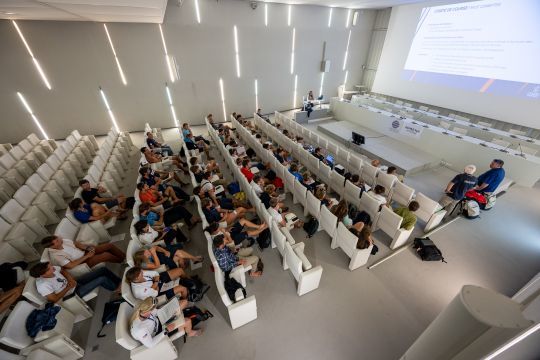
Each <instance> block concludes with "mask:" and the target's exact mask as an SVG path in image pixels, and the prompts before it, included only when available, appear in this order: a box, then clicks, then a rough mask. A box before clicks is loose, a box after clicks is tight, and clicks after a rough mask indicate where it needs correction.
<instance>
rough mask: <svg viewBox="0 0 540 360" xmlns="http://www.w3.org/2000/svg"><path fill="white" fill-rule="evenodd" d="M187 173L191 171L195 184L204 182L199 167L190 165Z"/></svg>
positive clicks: (202, 172) (202, 173)
mask: <svg viewBox="0 0 540 360" xmlns="http://www.w3.org/2000/svg"><path fill="white" fill-rule="evenodd" d="M189 171H191V173H192V174H193V177H194V178H195V181H196V182H197V183H199V184H200V183H201V182H202V181H203V180H204V171H203V169H202V167H201V166H199V165H192V166H190V167H189Z"/></svg>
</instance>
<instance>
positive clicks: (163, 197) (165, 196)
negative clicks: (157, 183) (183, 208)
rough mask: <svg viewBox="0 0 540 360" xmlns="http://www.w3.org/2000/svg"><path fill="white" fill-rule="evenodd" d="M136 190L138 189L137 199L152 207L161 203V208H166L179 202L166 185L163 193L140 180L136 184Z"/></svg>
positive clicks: (171, 189)
mask: <svg viewBox="0 0 540 360" xmlns="http://www.w3.org/2000/svg"><path fill="white" fill-rule="evenodd" d="M137 190H139V200H141V202H143V203H146V204H150V205H151V206H153V207H156V206H159V205H162V206H163V208H165V209H168V208H170V207H172V206H174V205H177V204H180V202H181V200H180V199H179V198H178V197H177V196H176V193H175V192H174V190H173V188H171V187H167V188H166V189H165V192H164V193H160V192H159V191H157V190H154V189H152V188H151V187H150V186H149V185H148V183H145V182H140V183H138V184H137Z"/></svg>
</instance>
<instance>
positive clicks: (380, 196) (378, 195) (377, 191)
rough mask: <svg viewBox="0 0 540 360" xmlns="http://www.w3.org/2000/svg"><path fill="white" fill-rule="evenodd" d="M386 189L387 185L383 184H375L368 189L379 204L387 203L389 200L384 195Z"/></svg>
mask: <svg viewBox="0 0 540 360" xmlns="http://www.w3.org/2000/svg"><path fill="white" fill-rule="evenodd" d="M385 191H386V189H385V187H384V186H382V185H375V187H374V188H373V189H371V190H369V191H368V194H369V195H371V196H372V197H373V198H374V199H375V200H377V202H378V203H379V205H381V206H382V205H385V204H386V203H387V202H388V200H387V199H386V197H385V196H384V192H385Z"/></svg>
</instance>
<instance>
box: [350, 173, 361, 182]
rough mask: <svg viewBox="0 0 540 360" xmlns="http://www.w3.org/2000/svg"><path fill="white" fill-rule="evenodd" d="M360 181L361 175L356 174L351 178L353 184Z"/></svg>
mask: <svg viewBox="0 0 540 360" xmlns="http://www.w3.org/2000/svg"><path fill="white" fill-rule="evenodd" d="M359 180H360V175H358V174H354V175H353V176H351V181H352V182H353V183H355V182H358V181H359Z"/></svg>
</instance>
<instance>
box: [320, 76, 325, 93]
mask: <svg viewBox="0 0 540 360" xmlns="http://www.w3.org/2000/svg"><path fill="white" fill-rule="evenodd" d="M323 85H324V73H321V86H320V87H319V96H321V95H322V94H323Z"/></svg>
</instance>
